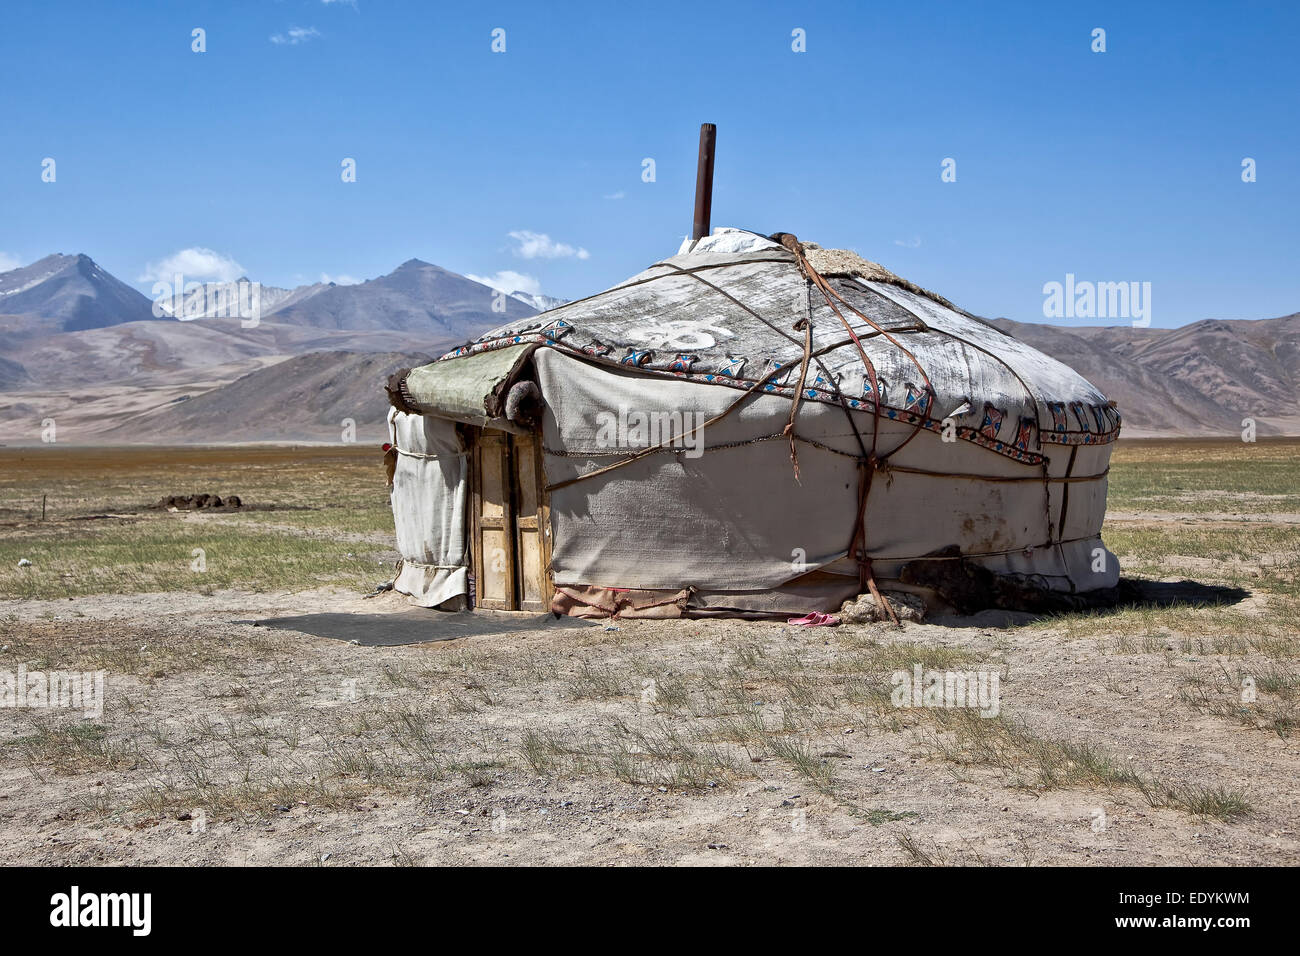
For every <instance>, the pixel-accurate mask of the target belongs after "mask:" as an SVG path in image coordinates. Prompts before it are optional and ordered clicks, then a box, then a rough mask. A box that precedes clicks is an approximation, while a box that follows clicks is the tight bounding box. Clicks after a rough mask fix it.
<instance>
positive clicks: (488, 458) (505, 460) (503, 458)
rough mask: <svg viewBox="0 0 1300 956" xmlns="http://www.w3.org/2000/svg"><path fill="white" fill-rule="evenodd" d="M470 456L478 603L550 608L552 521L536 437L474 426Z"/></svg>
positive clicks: (525, 608)
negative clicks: (478, 428)
mask: <svg viewBox="0 0 1300 956" xmlns="http://www.w3.org/2000/svg"><path fill="white" fill-rule="evenodd" d="M473 449H474V452H473V456H472V458H471V467H472V475H471V485H472V489H473V495H472V498H473V514H472V516H471V517H472V530H471V539H470V548H471V551H472V554H473V560H474V579H475V584H476V588H475V590H476V605H477V606H478V607H483V608H492V609H495V610H505V611H545V610H547V609H548V608H549V607H550V606H551V594H552V591H553V586H552V584H551V540H550V534H551V522H550V512H549V509H548V507H547V500H546V491H545V484H546V482H545V479H544V477H543V475H542V455H541V444H540V442H539V441H538V440H537V438H536V437H535V436H534V435H512V434H509V433H507V432H500V431H492V430H484V429H480V430H476V432H475V435H474V441H473Z"/></svg>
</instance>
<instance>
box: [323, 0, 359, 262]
mask: <svg viewBox="0 0 1300 956" xmlns="http://www.w3.org/2000/svg"><path fill="white" fill-rule="evenodd" d="M326 2H327V3H328V2H329V0H326ZM320 281H321V282H333V283H334V284H335V285H360V284H361V280H360V279H358V278H356V277H354V276H350V275H338V276H332V275H330V274H329V273H327V272H322V273H321V274H320Z"/></svg>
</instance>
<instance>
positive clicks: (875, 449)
mask: <svg viewBox="0 0 1300 956" xmlns="http://www.w3.org/2000/svg"><path fill="white" fill-rule="evenodd" d="M770 238H771V239H772V241H774V242H776V243H778V244H779V245H780V246H782V247H783V248H784V249H785V250H787V251H788V252H789V253H790V254H791V255H792V256H793V258H794V263H795V265H796V267H797V268H798V270H799V273H800V275H801V276H802V278H803V279H804V281H805V283H806V286H805V293H806V300H805V301H806V305H805V314H804V315H803V316H801V317H799V319H797V320H796V321H795V323H794V324H793V326H792V327H791V328H792V331H794V332H796V333H802V336H801V339H802V341H800V340H799V339H798V338H796V337H795V336H792V335H791V334H790V333H789V332H787V331H785V330H784V329H782V328H780V327H779V326H777V325H776V324H774V323H773V322H772V321H770V320H769V319H767V318H766V317H764V316H762V315H760V314H759V313H758V312H756V311H755V310H754V309H753V308H751V307H750V306H748V305H746V304H745V303H744V302H741V301H740V300H739V299H738V298H736V296H734V295H733V294H732V293H730V292H728V291H727V290H726V289H723V288H721V287H720V286H719V285H717V284H716V283H715V282H711V281H709V280H708V279H706V278H704V277H703V276H701V275H699V272H701V271H704V268H703V267H700V268H696V269H684V268H682V267H680V266H677V265H675V264H671V263H663V264H662V265H664V266H666V267H667V271H666V272H665V273H661V274H660V276H656V277H651V278H658V277H661V276H663V275H671V274H677V275H683V276H689V277H690V278H692V279H694V280H696V281H698V282H700V283H701V284H702V285H704V286H705V287H707V288H708V289H709V290H710V291H712V292H713V293H716V294H718V295H720V296H722V297H723V298H725V299H727V300H728V301H730V302H731V303H732V304H733V305H735V306H737V307H738V308H740V309H743V310H744V311H745V312H747V313H749V314H750V315H751V316H753V317H754V318H755V319H756V320H758V321H759V322H761V323H762V324H764V325H766V326H767V327H768V328H770V329H772V330H773V331H774V332H776V333H777V334H779V335H781V336H782V337H783V338H785V339H787V340H789V341H790V343H791V344H792V345H796V346H798V347H800V348H801V352H802V354H801V356H800V359H799V375H798V385H797V388H796V389H795V391H794V394H793V396H792V397H791V401H790V415H789V418H788V420H787V422H786V424H785V427H784V428H783V429H782V430H781V432H780V433H779V434H776V435H764V436H759V437H755V438H751V439H743V440H739V441H735V442H727V443H725V444H720V445H717V446H711V447H710V448H707V449H705V450H706V451H709V450H715V449H718V448H730V447H738V446H742V445H749V444H754V443H757V442H762V441H771V440H773V439H782V440H786V441H788V442H789V446H790V463H791V468H792V470H793V474H794V478H795V481H796V482H799V480H800V468H799V457H798V443H799V442H804V443H807V444H810V445H812V446H814V447H816V448H819V449H821V450H824V451H830V452H833V453H835V454H838V455H843V456H845V457H852V458H854V459H855V460H856V461H857V464H858V495H857V499H858V500H857V508H856V513H855V516H854V522H853V533H852V536H851V539H850V544H849V552H850V554H851V555H852V557H853V559H854V561H855V562H856V564H857V566H858V575H859V582H860V586H861V587H863V588H864V589H866V590H867V591H869V593H870V594H871V595H872V598H873V599H874V600H875V601H876V604H877V606H878V607H880V608H881V609H882V610H884V611H885V612H886V613H887V614H888V616H889V618H890V619H891V620H892V621H893V622H894V623H895V624H897V623H898V616H897V614H896V613H895V612H894V610H893V608H892V607H891V606H890V604H889V602H888V601H887V600H886V599H885V597H884V595H883V594H881V593H880V590H879V588H878V587H877V585H876V581H875V575H874V571H873V567H872V558H871V555H869V554H868V553H867V535H866V512H867V506H868V502H869V500H870V495H871V488H872V485H873V484H874V480H875V477H876V474H877V473H878V472H879V473H881V474H882V475H883V477H884V478H885V480H886V481H887V482H888V481H890V480H892V476H891V471H892V470H897V471H900V472H907V473H915V474H926V475H934V476H938V477H949V478H957V479H969V480H993V481H998V480H1008V481H1036V482H1037V481H1041V482H1043V483H1044V486H1045V487H1046V484H1047V482H1048V481H1049V480H1051V479H1050V478H1049V476H1048V474H1047V466H1046V461H1044V462H1043V468H1042V474H1040V475H1035V476H1033V477H1029V476H1025V477H1023V478H1021V477H1007V478H1005V479H1003V478H999V477H996V476H993V477H990V476H980V475H971V474H963V473H960V472H952V473H949V472H940V471H929V470H926V469H917V468H908V467H904V466H897V467H895V466H892V465H891V463H890V459H891V458H892V457H893V456H895V455H897V454H898V453H899V452H900V451H902V449H903V448H904V447H906V446H907V445H908V444H909V443H911V442H912V441H913V440H914V439H915V438H916V436H917V435H919V434H920V433H921V432H922V431H925V430H926V425H925V419H926V416H927V414H928V413H929V412H930V403H933V402H934V400H935V396H936V393H935V390H934V387H933V384H932V382H931V379H930V376H929V374H928V373H927V372H926V370H925V368H924V366H923V365H922V364H921V362H920V361H919V360H918V359H917V357H916V355H915V354H914V353H913V352H912V351H911V350H910V349H909V348H907V346H905V345H904V344H903V343H902V342H901V341H899V339H898V338H897V337H896V336H895V335H893V334H891V332H890V330H889V329H886V328H884V327H883V326H882V325H881V324H880V323H879V322H877V321H876V320H874V319H872V318H871V317H870V316H868V315H866V314H864V313H863V312H862V311H861V310H859V309H858V308H857V307H855V306H854V305H853V303H851V302H850V301H848V300H847V299H846V298H845V297H844V296H843V295H841V294H840V292H839V291H838V290H836V289H835V288H834V287H833V286H832V285H831V284H830V283H829V282H828V281H827V279H826V278H825V277H824V276H823V275H821V274H820V273H819V272H818V270H817V269H816V268H815V267H814V266H813V264H812V263H811V262H810V261H809V258H808V255H807V254H806V252H805V249H804V246H803V244H802V243H800V242H799V240H798V238H797V237H796V236H794V235H792V234H790V233H776V234H774V235H772V236H771V237H770ZM769 261H770V260H769ZM643 281H649V279H647V280H643ZM813 288H816V289H817V291H818V292H820V293H821V295H822V297H823V298H824V300H825V302H826V304H827V306H829V307H830V309H831V311H832V312H833V313H834V314H835V316H836V318H837V319H838V320H839V322H840V324H841V325H842V326H843V327H844V330H845V332H846V333H847V335H848V339H847V341H840V342H837V343H834V344H833V345H828V346H823V347H822V348H818V349H814V347H813V339H814V332H815V330H814V328H813V313H814V310H813V307H812V298H811V290H812V289H813ZM841 307H843V308H844V309H848V310H849V311H850V312H852V313H853V314H854V315H855V316H856V317H857V318H859V319H860V320H861V321H862V322H863V323H864V324H865V325H867V326H868V327H869V328H870V329H871V330H872V331H871V332H869V333H868V332H863V333H862V335H859V333H858V331H857V330H856V329H855V328H854V327H853V324H852V323H851V322H850V321H849V320H848V318H847V317H846V316H845V314H844V311H842V308H841ZM918 319H919V317H918ZM863 337H868V338H883V339H884V340H885V341H886V342H888V343H889V344H890V345H892V346H893V347H895V348H896V349H898V350H899V351H900V352H902V353H903V355H905V356H906V357H907V359H908V360H909V361H910V362H911V364H912V365H913V366H915V368H916V370H917V373H918V375H919V377H920V384H919V387H920V388H921V389H922V390H923V394H924V396H925V399H924V402H925V404H924V405H923V406H921V412H922V414H919V415H914V416H911V422H910V424H911V425H912V430H911V433H910V434H908V435H907V436H906V437H905V438H904V439H903V440H902V441H901V442H900V443H899V444H897V445H896V446H895V447H893V448H891V449H889V450H888V451H886V452H881V450H880V448H879V440H880V433H881V424H882V421H883V413H882V405H883V402H882V394H881V382H882V380H881V378H880V376H879V374H878V372H877V370H876V367H875V365H874V363H873V362H872V361H871V358H870V357H869V356H868V354H867V351H866V348H865V346H864V345H863V342H862V338H863ZM951 337H953V338H957V336H951ZM962 341H963V342H964V341H965V340H964V339H963V340H962ZM850 343H851V344H852V345H853V347H854V348H855V349H856V351H857V354H858V356H859V358H860V359H861V361H862V366H863V372H864V375H865V378H866V381H867V383H868V384H869V387H870V389H871V395H872V401H871V414H872V432H871V441H870V445H869V447H868V443H867V442H866V441H865V440H864V437H863V435H862V433H861V432H860V430H859V429H858V423H857V421H856V419H855V416H854V415H853V413H852V411H851V409H850V407H849V403H848V400H847V398H846V397H845V395H844V393H843V391H842V390H841V388H840V385H839V380H838V377H837V376H835V375H832V374H831V373H830V372H829V371H828V370H827V369H826V367H825V365H824V364H823V363H822V361H821V356H822V355H823V354H825V353H827V352H829V351H833V350H834V349H836V348H840V347H843V346H844V345H847V344H850ZM968 344H970V345H971V346H972V347H974V348H976V349H978V350H980V351H985V352H986V351H987V350H986V349H983V348H982V347H980V346H978V345H975V344H974V343H968ZM990 354H991V353H990ZM995 358H998V360H999V361H1000V362H1001V363H1002V364H1003V365H1005V366H1007V368H1008V369H1009V370H1010V371H1011V374H1012V375H1013V376H1015V377H1016V378H1017V379H1018V380H1020V383H1021V385H1022V386H1023V387H1025V390H1026V392H1027V393H1028V394H1029V396H1030V400H1031V402H1032V401H1034V398H1035V397H1034V395H1033V392H1032V390H1030V389H1029V388H1028V386H1027V385H1026V384H1025V383H1024V381H1023V379H1021V378H1020V376H1019V374H1017V373H1016V371H1015V370H1014V369H1011V367H1010V365H1009V364H1008V363H1006V361H1005V360H1004V359H1001V358H1000V357H997V356H995ZM814 362H816V363H817V366H818V367H819V368H820V369H821V371H822V374H823V376H824V378H823V379H822V380H821V381H820V382H819V385H821V386H822V387H823V388H826V389H829V390H831V391H832V393H833V395H834V396H835V398H836V399H837V400H838V401H837V404H839V405H840V407H841V408H842V410H843V411H844V413H845V417H846V419H847V421H848V423H849V426H850V428H851V429H852V433H853V435H854V438H855V439H856V442H857V445H858V449H859V454H857V455H853V454H851V453H849V452H845V451H843V450H841V449H837V448H832V447H830V446H828V445H824V444H823V443H821V442H817V441H815V440H814V439H811V438H807V437H805V436H802V435H799V434H798V430H797V423H798V416H799V412H800V409H801V407H802V404H803V398H804V396H805V390H806V387H807V382H808V373H809V369H810V368H811V366H812V364H813V363H814ZM790 371H791V369H790V367H789V364H788V363H787V364H784V365H783V364H778V363H775V362H773V367H772V368H771V369H770V370H769V371H767V372H766V373H765V374H764V375H763V376H762V377H761V378H760V379H758V380H757V381H755V382H753V383H752V384H751V385H749V386H748V387H747V389H746V391H744V392H743V393H742V394H741V395H740V396H739V397H737V399H736V400H735V401H734V402H732V403H731V404H730V405H728V406H727V407H726V408H724V409H723V410H722V411H721V412H720V413H719V414H717V415H715V416H713V417H712V418H710V419H708V420H707V421H704V422H701V423H698V424H696V425H695V426H694V427H692V428H687V429H684V430H683V431H682V432H681V433H679V434H676V435H671V436H668V437H666V438H664V439H663V440H662V441H660V442H658V443H657V444H655V445H651V446H649V447H647V448H643V449H640V450H638V451H636V452H634V453H632V454H629V455H626V456H624V457H622V458H620V459H619V460H618V461H615V462H611V463H610V464H608V465H604V466H602V467H599V468H595V469H593V470H591V471H588V472H585V473H583V474H581V475H576V476H574V477H572V478H569V479H566V480H564V481H559V482H555V483H554V484H550V485H548V486H547V489H546V490H547V491H548V492H551V491H556V490H559V489H561V488H565V487H568V486H570V485H574V484H577V483H578V482H581V481H585V480H586V479H588V478H594V477H597V476H599V475H604V474H608V473H609V472H612V471H614V470H615V469H618V468H621V467H623V466H625V465H630V464H632V463H633V462H637V461H640V460H642V459H643V458H646V457H648V456H649V455H651V454H655V453H657V452H661V451H664V450H671V446H673V445H680V444H681V442H682V440H683V439H685V438H687V437H690V436H692V435H695V434H696V433H698V432H700V431H702V430H703V429H705V428H707V427H710V426H713V425H715V424H716V423H718V422H720V421H722V420H723V419H725V418H727V417H728V416H729V415H731V414H732V413H733V412H734V411H736V410H737V409H739V408H740V407H742V406H743V405H744V404H745V403H746V402H747V401H749V400H750V399H752V398H753V397H754V396H755V395H760V394H766V392H765V386H767V385H769V384H770V383H771V382H772V381H773V380H774V379H776V378H777V377H778V376H780V375H782V374H788V373H789V372H790ZM891 420H895V419H893V418H892V417H891ZM546 451H547V453H548V454H555V453H554V452H551V451H550V450H549V449H547V450H546ZM578 457H581V456H578ZM1095 477H1100V476H1088V478H1080V477H1076V476H1072V475H1070V476H1067V477H1066V478H1065V479H1064V480H1065V481H1066V482H1070V481H1076V480H1095ZM1045 499H1046V501H1047V502H1048V512H1049V513H1048V523H1049V528H1050V524H1051V521H1050V498H1048V497H1047V496H1046V495H1045ZM1062 524H1063V522H1062ZM1057 537H1058V538H1059V537H1060V535H1059V533H1058V535H1057ZM1050 538H1051V532H1050V530H1049V543H1050Z"/></svg>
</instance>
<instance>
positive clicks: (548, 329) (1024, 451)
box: [436, 319, 1120, 465]
mask: <svg viewBox="0 0 1300 956" xmlns="http://www.w3.org/2000/svg"><path fill="white" fill-rule="evenodd" d="M570 331H572V327H571V326H570V325H569V324H568V323H567V322H564V321H563V320H562V319H556V320H554V321H552V322H551V323H550V324H548V325H547V326H545V327H543V328H542V329H540V330H538V331H535V332H524V333H519V334H516V335H507V336H503V337H501V338H496V339H487V340H485V341H479V342H475V343H472V344H470V345H462V346H460V347H459V348H455V349H452V350H451V351H450V352H447V353H446V354H444V355H441V356H439V357H438V359H437V360H436V361H439V362H442V361H446V360H449V359H456V358H463V357H465V356H467V355H475V354H478V353H480V352H488V351H492V350H494V349H501V348H509V347H510V346H514V345H521V344H524V343H527V342H535V343H537V344H540V345H547V346H550V347H551V348H554V349H557V350H559V351H562V352H565V353H567V354H570V355H573V356H575V357H576V358H580V359H582V360H584V361H588V362H599V363H601V364H604V365H612V366H616V367H625V368H635V369H637V370H638V371H642V372H645V373H647V374H653V375H661V376H665V377H668V376H671V377H673V378H679V379H683V380H686V381H693V382H705V383H708V384H710V385H721V386H724V387H727V388H735V389H740V390H744V391H747V390H749V389H751V388H753V387H754V385H755V384H756V383H757V381H758V379H749V378H745V377H743V375H742V374H741V372H742V371H743V369H744V368H745V367H746V366H747V365H749V362H748V360H747V359H745V358H740V357H734V356H727V359H726V361H725V362H724V364H723V365H722V367H721V368H719V369H717V370H714V371H710V372H706V371H699V370H695V369H694V368H693V365H694V362H695V360H696V358H697V357H696V356H694V355H690V354H678V353H675V352H674V353H673V354H672V357H670V358H669V359H668V362H669V365H668V367H667V368H655V367H653V366H651V365H649V364H648V363H650V362H652V361H653V360H654V359H655V355H654V351H653V350H651V349H634V348H628V349H625V354H623V355H615V354H613V350H612V349H611V348H610V347H609V346H607V345H602V344H601V343H599V342H592V343H590V344H589V345H587V346H585V347H581V348H579V347H574V346H571V345H570V344H569V343H568V342H564V341H561V339H563V338H564V337H565V336H566V335H567V334H568V333H569V332H570ZM788 364H789V366H790V368H791V370H794V369H797V368H798V367H799V363H798V362H797V361H795V362H790V363H788ZM760 368H761V369H762V371H763V374H764V375H766V374H768V373H770V372H772V371H773V370H774V365H771V364H769V365H768V366H766V367H760ZM760 378H762V375H760ZM819 381H824V380H823V379H821V378H820V376H819V377H818V378H817V379H816V380H814V381H813V382H812V383H805V385H804V390H803V398H804V399H805V400H808V401H814V402H824V403H826V404H830V405H838V404H839V394H838V393H837V392H836V391H835V390H834V389H831V388H827V387H825V386H824V385H818V384H817V383H818V382H819ZM763 391H764V392H765V393H769V394H772V395H781V396H784V397H787V398H794V396H795V394H796V392H797V388H796V387H794V386H790V385H784V384H778V383H777V382H774V381H770V382H768V383H767V384H765V385H763ZM886 394H888V393H886ZM902 398H903V402H902V407H898V406H897V405H890V404H884V403H882V404H881V406H880V414H881V416H882V417H883V418H887V419H889V420H890V421H896V422H904V423H906V424H909V425H916V426H917V427H920V428H925V429H927V430H929V431H932V432H936V433H942V432H943V419H941V418H933V417H931V416H930V415H929V414H927V413H928V412H929V411H930V407H931V406H932V404H933V401H932V396H931V395H930V394H929V393H927V392H922V391H919V390H918V389H917V387H916V386H915V385H912V384H911V383H906V386H905V388H904V390H903V395H902ZM845 400H846V402H847V403H848V406H849V407H850V408H852V409H854V410H856V411H863V412H873V411H874V410H875V406H874V404H873V403H872V401H871V400H870V399H867V398H849V397H848V396H845ZM896 401H897V399H896ZM1047 406H1048V410H1049V412H1050V413H1051V415H1052V428H1051V430H1050V431H1049V430H1048V429H1046V428H1043V429H1041V430H1040V428H1039V423H1038V421H1036V420H1035V419H1032V418H1023V419H1021V420H1020V421H1018V422H1016V421H1011V420H1009V419H1007V417H1006V413H1005V412H1003V411H1001V410H998V409H992V410H991V413H990V411H989V410H987V409H986V413H985V416H984V421H983V424H981V425H980V426H979V427H972V426H967V425H958V426H957V427H956V428H955V429H954V434H955V435H956V436H957V437H959V438H961V439H962V440H964V441H968V442H971V443H973V444H976V445H979V446H981V447H983V448H987V449H989V450H990V451H992V452H996V453H997V454H999V455H1004V456H1005V457H1007V458H1013V459H1015V460H1016V461H1020V462H1024V463H1025V464H1027V465H1038V464H1041V463H1042V461H1043V456H1042V455H1040V454H1037V453H1036V452H1034V451H1033V450H1032V449H1033V448H1035V447H1039V448H1041V447H1042V445H1043V444H1056V445H1103V444H1107V443H1109V442H1113V441H1115V439H1116V438H1117V437H1119V426H1120V415H1119V412H1118V411H1117V410H1116V409H1115V408H1114V406H1113V405H1085V404H1084V403H1082V402H1069V403H1065V402H1048V403H1047ZM1079 423H1082V425H1083V427H1082V428H1079V427H1077V425H1078V424H1079ZM1072 426H1074V427H1072Z"/></svg>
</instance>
